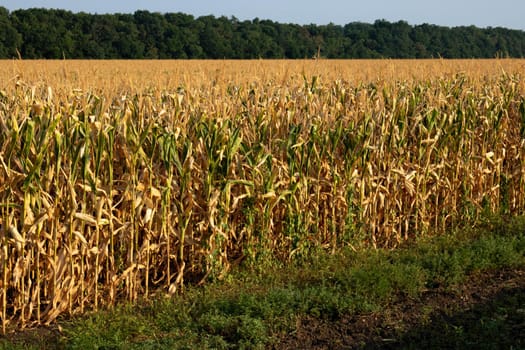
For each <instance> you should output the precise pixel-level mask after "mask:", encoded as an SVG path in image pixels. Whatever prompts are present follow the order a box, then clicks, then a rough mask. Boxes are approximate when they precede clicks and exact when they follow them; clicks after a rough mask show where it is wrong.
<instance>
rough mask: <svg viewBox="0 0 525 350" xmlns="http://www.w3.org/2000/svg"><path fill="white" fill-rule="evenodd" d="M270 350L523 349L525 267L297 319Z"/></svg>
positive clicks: (50, 340) (45, 331)
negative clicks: (365, 310) (369, 306)
mask: <svg viewBox="0 0 525 350" xmlns="http://www.w3.org/2000/svg"><path fill="white" fill-rule="evenodd" d="M59 337H60V332H59V330H58V328H57V327H56V326H55V327H42V328H38V329H32V330H28V331H23V332H19V333H16V334H11V335H8V336H7V338H8V339H10V340H11V341H15V342H17V343H25V344H39V347H40V348H41V349H55V348H57V343H58V339H59ZM271 349H275V350H280V349H305V350H308V349H425V350H428V349H525V268H520V269H513V270H502V271H492V272H484V273H481V274H477V275H475V276H473V277H471V278H470V279H469V280H468V281H466V282H465V283H464V284H462V285H461V286H460V287H458V288H457V289H454V290H450V289H446V288H443V287H437V288H433V289H429V290H427V291H426V292H425V293H423V295H421V296H419V297H418V298H410V297H408V296H398V297H397V298H396V299H395V300H394V301H393V302H391V304H390V305H389V306H388V307H387V308H386V310H385V311H383V312H378V313H372V314H364V315H348V316H343V317H341V318H339V319H333V320H327V319H318V318H314V317H311V316H307V317H304V318H302V319H299V320H298V321H297V327H296V329H295V331H294V332H292V333H291V334H283V335H282V336H281V338H280V339H279V340H278V342H277V343H276V345H273V346H272V347H271Z"/></svg>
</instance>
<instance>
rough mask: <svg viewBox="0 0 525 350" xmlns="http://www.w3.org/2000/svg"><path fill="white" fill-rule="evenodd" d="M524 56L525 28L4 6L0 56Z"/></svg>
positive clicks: (54, 57) (50, 57)
mask: <svg viewBox="0 0 525 350" xmlns="http://www.w3.org/2000/svg"><path fill="white" fill-rule="evenodd" d="M524 56H525V31H522V30H512V29H507V28H501V27H497V28H492V27H488V28H478V27H475V26H464V27H453V28H449V27H443V26H437V25H432V24H421V25H410V24H408V23H407V22H405V21H398V22H394V23H391V22H388V21H386V20H377V21H375V22H374V23H373V24H369V23H361V22H353V23H348V24H346V25H344V26H342V25H336V24H327V25H315V24H309V25H298V24H291V23H278V22H274V21H271V20H261V19H258V18H255V19H253V20H244V21H241V20H239V19H237V18H235V17H230V18H228V17H224V16H222V17H214V16H203V17H197V18H196V17H194V16H192V15H188V14H183V13H165V14H161V13H152V12H149V11H136V12H135V13H133V14H120V13H117V14H88V13H83V12H81V13H73V12H70V11H65V10H58V9H57V10H55V9H37V8H33V9H27V10H16V11H12V12H9V11H8V10H7V9H5V8H3V7H0V58H13V57H22V58H27V59H36V58H48V59H58V58H78V59H80V58H90V59H91V58H92V59H117V58H121V59H142V58H161V59H176V58H201V59H222V58H231V59H250V58H290V59H294V58H312V57H324V58H437V57H443V58H494V57H516V58H523V57H524Z"/></svg>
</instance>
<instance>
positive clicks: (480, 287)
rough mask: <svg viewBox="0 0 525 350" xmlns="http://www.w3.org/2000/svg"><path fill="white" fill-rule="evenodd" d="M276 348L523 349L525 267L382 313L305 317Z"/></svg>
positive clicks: (402, 301)
mask: <svg viewBox="0 0 525 350" xmlns="http://www.w3.org/2000/svg"><path fill="white" fill-rule="evenodd" d="M273 348H274V349H425V350H428V349H469V348H470V349H525V269H515V270H504V271H495V272H485V273H482V274H478V275H476V276H474V277H471V278H470V279H469V280H468V281H467V282H466V283H464V284H462V285H461V286H460V287H458V288H457V289H455V290H447V289H445V288H440V287H438V288H436V289H432V290H428V291H426V292H425V293H424V294H423V295H422V296H421V297H419V298H417V299H414V298H408V297H403V296H401V297H399V298H397V299H396V300H395V301H394V302H392V303H391V305H390V306H389V307H388V308H387V310H386V311H384V312H381V313H374V314H367V315H356V316H354V315H352V316H344V317H342V318H341V319H337V320H320V319H316V318H312V317H305V318H303V319H301V320H299V321H298V322H297V327H296V330H295V332H294V333H293V334H287V335H284V336H283V337H282V339H280V341H279V343H278V345H275V346H274V347H273Z"/></svg>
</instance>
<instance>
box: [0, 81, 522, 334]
mask: <svg viewBox="0 0 525 350" xmlns="http://www.w3.org/2000/svg"><path fill="white" fill-rule="evenodd" d="M14 83H15V85H16V86H15V87H14V88H12V89H9V91H6V90H4V91H0V225H1V228H0V245H1V247H2V249H1V251H0V298H1V305H2V307H1V310H0V316H1V319H2V329H3V331H4V332H6V331H9V330H10V329H14V328H19V327H25V326H28V325H34V324H46V323H50V322H52V321H53V320H55V319H56V318H57V317H58V316H59V315H61V314H76V313H81V312H83V311H84V310H90V309H97V308H100V307H110V306H111V305H114V304H115V303H116V302H118V301H120V300H127V301H134V300H136V299H137V298H139V297H146V298H147V297H148V296H151V295H152V294H153V293H156V292H158V291H165V292H168V293H175V292H177V291H178V290H180V288H181V287H182V286H183V284H184V283H185V281H186V282H188V281H189V282H192V283H193V282H195V283H197V282H201V281H206V280H207V279H209V278H221V276H223V275H224V274H225V273H227V272H228V269H229V268H230V267H231V266H232V264H235V263H237V262H239V261H241V260H243V259H244V260H246V261H248V262H251V263H253V264H256V263H257V262H258V261H260V260H261V259H263V258H264V257H265V256H268V255H271V256H275V257H277V258H279V259H282V260H283V261H287V260H291V259H294V258H295V257H300V256H302V255H304V254H306V253H307V252H308V251H309V250H310V249H311V248H319V247H321V248H323V249H327V250H332V251H334V250H336V249H338V248H340V247H344V246H351V247H354V248H355V249H359V247H360V246H364V245H369V246H374V247H395V246H396V245H398V244H400V243H401V242H402V241H404V240H407V239H410V238H413V237H415V236H417V235H425V234H432V233H437V232H442V231H444V230H446V229H447V228H450V227H452V226H454V225H457V224H458V223H465V222H475V221H476V219H478V218H479V217H480V215H484V213H504V214H517V213H523V210H524V208H525V157H524V155H523V153H524V151H525V144H524V143H525V98H524V90H525V81H524V80H523V78H522V77H521V76H519V75H513V74H504V73H502V74H501V75H500V76H497V77H486V79H485V80H481V81H480V80H474V79H473V78H472V77H470V76H469V75H466V74H457V75H454V76H447V77H441V78H429V79H427V80H414V81H392V82H385V81H382V80H375V81H371V82H363V83H360V84H354V83H350V82H348V81H345V80H344V77H341V78H340V79H328V80H323V78H322V77H319V76H317V75H312V76H310V75H306V74H304V75H300V74H298V75H291V76H290V77H289V78H288V79H287V80H286V81H283V82H280V83H277V82H275V80H272V79H266V80H259V81H255V82H252V83H248V82H245V83H244V82H243V83H239V84H235V82H231V83H229V84H211V85H203V86H202V87H201V88H196V87H195V88H191V89H187V88H185V87H184V86H180V87H179V88H177V89H169V90H167V89H163V88H162V87H161V86H152V87H150V88H147V89H144V90H142V91H118V93H117V92H116V93H115V94H113V95H111V94H107V93H106V94H97V93H96V92H95V90H93V91H84V90H80V89H76V90H71V91H70V92H68V93H63V92H60V93H57V94H55V93H54V86H52V85H50V84H46V83H44V82H41V83H37V84H26V83H25V82H24V81H22V80H19V81H16V82H14Z"/></svg>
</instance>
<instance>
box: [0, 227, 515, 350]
mask: <svg viewBox="0 0 525 350" xmlns="http://www.w3.org/2000/svg"><path fill="white" fill-rule="evenodd" d="M524 232H525V218H524V217H520V218H515V219H511V220H508V221H505V222H504V221H502V220H499V221H497V220H496V221H495V220H492V221H490V222H486V223H485V224H484V225H483V228H477V229H463V230H458V231H457V232H454V233H450V234H448V235H444V236H440V237H435V238H425V239H422V240H421V241H418V242H413V243H410V244H408V245H407V246H406V247H402V248H401V249H398V250H395V251H390V250H363V251H360V252H355V251H351V250H344V251H340V252H338V253H337V254H334V255H328V254H326V253H323V252H312V253H311V255H310V256H309V257H303V259H302V261H296V262H294V263H293V264H290V265H288V266H283V265H282V264H279V263H276V262H274V261H272V262H266V263H261V265H259V266H258V267H257V268H256V269H255V268H249V267H243V268H242V269H240V270H239V271H236V272H233V273H232V274H230V275H228V276H227V277H226V278H225V279H224V280H223V281H216V282H213V283H210V284H208V285H206V286H203V287H189V288H187V289H186V290H185V293H184V295H182V296H179V297H175V298H172V299H167V298H161V299H157V300H154V301H148V302H144V303H141V304H140V305H139V306H121V307H118V308H115V309H113V310H111V311H106V312H97V313H94V314H91V315H89V316H85V317H82V318H78V319H74V320H70V321H63V322H61V323H60V325H61V328H62V333H61V336H60V337H59V338H57V339H55V340H54V342H56V343H58V344H56V345H57V348H65V349H121V348H122V349H164V348H175V349H195V348H199V349H206V348H210V349H211V348H213V349H258V348H265V347H268V346H271V344H272V343H274V342H275V341H276V339H278V338H279V337H280V336H282V335H283V334H287V333H290V332H293V330H294V328H295V325H296V320H297V318H298V317H303V316H309V317H315V318H319V319H324V320H337V319H338V318H339V317H341V316H343V315H348V314H352V313H354V314H355V313H364V312H370V311H380V310H382V309H383V308H385V307H387V306H388V303H389V302H392V301H395V299H396V298H398V297H399V296H405V297H406V296H407V295H408V296H410V297H412V298H417V297H418V296H420V295H421V293H422V292H423V291H425V290H429V289H432V288H437V287H440V288H445V289H447V288H450V289H451V290H452V289H453V288H454V286H456V285H458V284H460V283H462V282H463V281H465V279H466V278H467V277H468V276H469V275H472V274H474V273H477V272H482V271H487V270H498V269H504V268H522V267H523V266H525V258H524V256H525V234H524ZM26 341H27V339H26ZM31 346H33V345H31V344H23V343H22V340H21V339H18V341H17V343H15V344H14V343H9V342H7V341H5V340H4V342H3V343H1V342H0V348H6V349H11V348H13V349H18V348H32V347H31ZM40 346H41V344H40ZM49 346H50V345H49V343H48V345H47V347H49ZM38 347H39V346H37V345H34V347H33V348H38Z"/></svg>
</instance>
